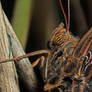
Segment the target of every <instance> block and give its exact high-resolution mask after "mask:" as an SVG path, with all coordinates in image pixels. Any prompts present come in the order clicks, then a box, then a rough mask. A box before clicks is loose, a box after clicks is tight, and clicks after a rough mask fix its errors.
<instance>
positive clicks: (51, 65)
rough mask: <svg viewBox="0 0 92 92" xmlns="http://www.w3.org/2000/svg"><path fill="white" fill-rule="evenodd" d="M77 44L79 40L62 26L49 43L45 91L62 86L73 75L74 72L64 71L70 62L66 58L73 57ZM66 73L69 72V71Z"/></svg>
mask: <svg viewBox="0 0 92 92" xmlns="http://www.w3.org/2000/svg"><path fill="white" fill-rule="evenodd" d="M77 43H78V40H77V39H76V38H75V37H73V36H72V35H71V34H70V33H69V32H66V30H65V29H64V28H63V26H62V25H59V27H58V28H57V29H56V31H55V33H54V34H53V35H52V37H51V39H50V42H49V45H50V46H49V47H50V50H49V51H50V54H49V56H48V59H47V61H46V64H45V74H44V80H45V82H46V84H45V87H44V88H45V90H51V89H53V88H56V87H58V86H60V85H61V84H62V83H63V82H64V80H63V79H64V78H65V77H67V76H69V75H72V71H71V73H65V72H64V70H65V66H67V65H66V63H67V62H68V60H67V59H66V58H68V57H69V56H72V52H73V50H74V48H75V47H76V45H77ZM43 68H44V66H43ZM66 71H67V72H68V70H66ZM73 71H74V70H73Z"/></svg>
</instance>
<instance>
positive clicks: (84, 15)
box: [1, 0, 92, 53]
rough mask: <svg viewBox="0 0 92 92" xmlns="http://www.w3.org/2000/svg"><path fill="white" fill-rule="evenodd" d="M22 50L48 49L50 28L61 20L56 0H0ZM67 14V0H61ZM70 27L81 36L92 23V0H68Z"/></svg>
mask: <svg viewBox="0 0 92 92" xmlns="http://www.w3.org/2000/svg"><path fill="white" fill-rule="evenodd" d="M1 2H2V7H3V9H4V11H5V13H6V15H7V17H8V19H9V20H10V22H11V24H12V26H13V28H14V30H15V32H16V34H17V36H18V38H19V40H20V42H21V43H22V45H23V48H24V49H25V51H26V52H27V53H28V52H31V51H35V50H39V49H47V41H48V40H49V38H50V35H51V33H52V32H53V30H54V29H55V28H56V27H57V26H58V25H59V24H60V23H61V22H63V23H64V24H65V21H64V17H63V14H62V11H61V9H60V5H59V2H58V0H1ZM62 3H63V6H64V9H65V12H66V15H67V12H68V11H67V0H62ZM70 20H71V24H70V31H71V32H72V33H73V34H74V35H75V36H78V37H81V36H82V35H83V34H84V33H85V32H87V31H88V30H89V28H90V27H91V26H92V0H71V19H70Z"/></svg>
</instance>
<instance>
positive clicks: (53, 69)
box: [0, 0, 92, 92]
mask: <svg viewBox="0 0 92 92" xmlns="http://www.w3.org/2000/svg"><path fill="white" fill-rule="evenodd" d="M59 2H60V4H61V9H62V11H63V14H64V16H65V23H66V29H65V28H64V25H63V24H62V23H61V24H60V25H59V26H58V27H57V28H56V29H55V31H54V33H53V34H52V36H51V38H50V40H49V44H48V45H49V49H48V50H41V51H36V52H32V53H29V54H27V55H24V56H20V57H17V58H12V59H8V60H4V61H0V62H2V63H3V62H8V61H13V60H20V59H23V58H26V57H28V56H34V55H38V54H42V56H41V57H40V58H38V59H37V60H36V61H35V62H34V63H33V64H32V65H33V67H35V66H36V65H37V64H38V63H39V61H40V62H41V63H40V69H41V72H42V76H43V80H44V90H45V91H49V92H51V91H55V92H57V91H59V92H92V46H91V45H92V29H90V30H89V31H88V32H87V33H86V34H85V35H84V36H83V37H82V38H81V39H80V40H78V39H77V38H76V37H74V36H73V35H72V34H71V33H70V32H69V23H67V19H66V15H65V13H64V9H63V7H62V3H61V0H59ZM68 2H69V0H68ZM68 7H69V5H68ZM69 15H70V14H69ZM68 22H69V18H68ZM43 54H46V56H44V55H43ZM56 90H57V91H56Z"/></svg>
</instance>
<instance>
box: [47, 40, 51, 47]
mask: <svg viewBox="0 0 92 92" xmlns="http://www.w3.org/2000/svg"><path fill="white" fill-rule="evenodd" d="M47 48H48V49H51V47H50V41H48V42H47Z"/></svg>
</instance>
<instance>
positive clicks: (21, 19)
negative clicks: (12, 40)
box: [12, 0, 33, 48]
mask: <svg viewBox="0 0 92 92" xmlns="http://www.w3.org/2000/svg"><path fill="white" fill-rule="evenodd" d="M32 8H33V0H16V4H15V8H14V13H13V19H12V25H13V28H14V30H15V33H16V34H17V36H18V38H19V40H20V42H21V43H22V45H23V47H24V48H25V45H26V40H27V34H28V29H29V23H30V19H31V13H32Z"/></svg>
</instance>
